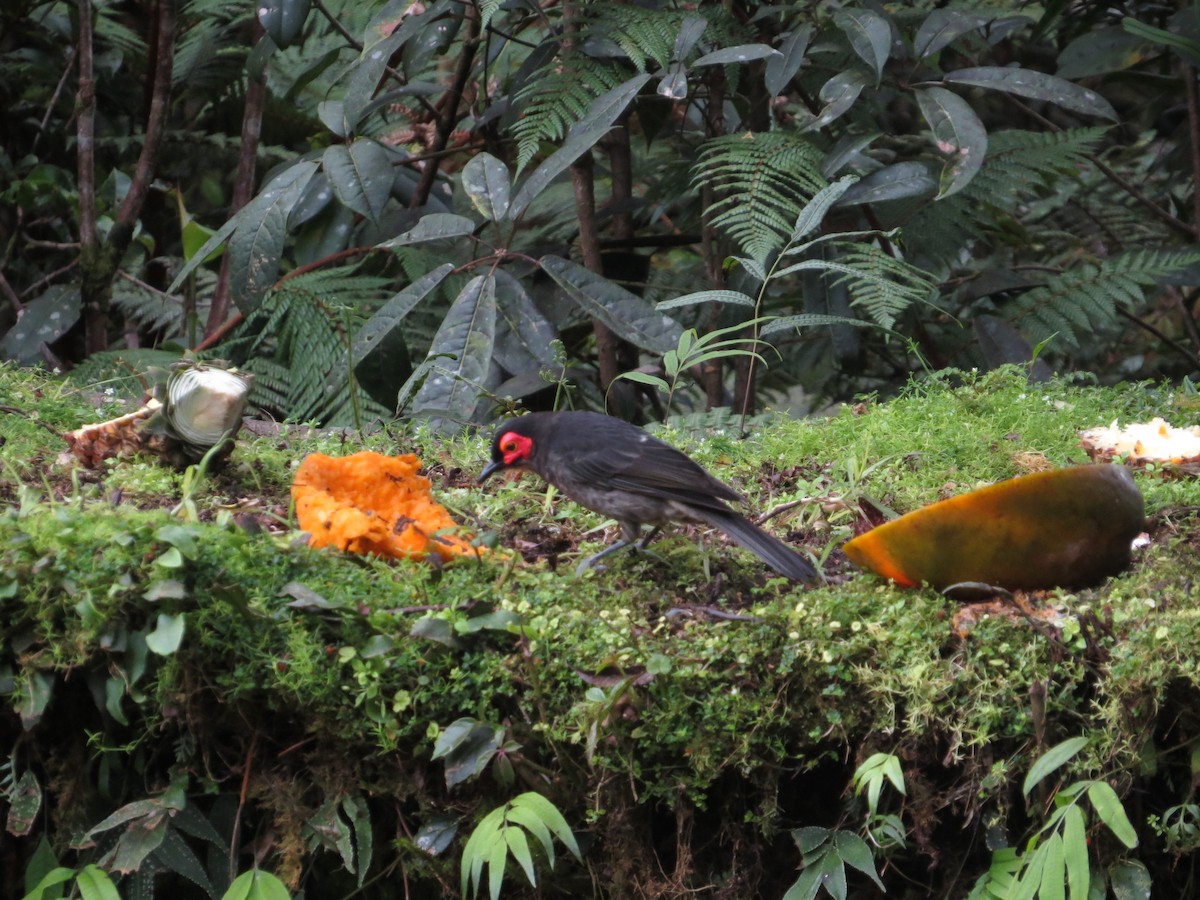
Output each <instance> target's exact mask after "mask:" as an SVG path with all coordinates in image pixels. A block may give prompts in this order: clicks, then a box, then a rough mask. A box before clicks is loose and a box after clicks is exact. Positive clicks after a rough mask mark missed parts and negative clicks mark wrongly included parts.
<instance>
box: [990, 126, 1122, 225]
mask: <svg viewBox="0 0 1200 900" xmlns="http://www.w3.org/2000/svg"><path fill="white" fill-rule="evenodd" d="M1107 130H1108V129H1107V128H1106V127H1103V126H1100V127H1094V128H1067V129H1064V130H1062V131H1021V130H1016V129H1014V130H1011V131H997V132H994V133H992V134H990V135H988V152H987V160H986V161H985V162H984V164H983V168H981V169H980V170H979V172H978V174H976V176H975V179H974V180H973V181H972V183H971V185H970V188H969V189H970V194H971V196H972V197H973V198H974V199H976V200H978V201H982V202H987V203H991V204H993V205H1006V206H1011V205H1015V204H1016V203H1018V202H1020V199H1021V194H1022V192H1023V191H1028V190H1031V189H1033V188H1038V187H1048V186H1050V185H1051V184H1053V183H1055V182H1056V181H1057V179H1059V178H1060V177H1062V176H1063V175H1070V174H1071V173H1074V172H1077V171H1078V169H1079V167H1080V166H1081V165H1083V164H1084V163H1085V162H1086V161H1087V157H1088V156H1089V155H1090V154H1091V153H1093V152H1094V151H1095V149H1096V147H1097V145H1098V144H1099V143H1100V141H1101V140H1102V139H1103V138H1104V134H1105V132H1106V131H1107Z"/></svg>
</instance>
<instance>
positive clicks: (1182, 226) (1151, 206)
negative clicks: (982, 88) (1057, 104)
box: [1004, 94, 1196, 239]
mask: <svg viewBox="0 0 1200 900" xmlns="http://www.w3.org/2000/svg"><path fill="white" fill-rule="evenodd" d="M1004 96H1005V97H1006V98H1008V100H1009V102H1011V103H1015V104H1016V105H1017V106H1018V107H1019V108H1020V109H1021V110H1022V111H1024V112H1025V113H1026V114H1027V115H1029V116H1031V117H1032V118H1034V119H1036V120H1037V121H1038V122H1039V123H1041V124H1042V125H1043V126H1045V127H1046V128H1048V129H1050V130H1051V131H1062V128H1060V127H1059V126H1058V125H1057V124H1055V123H1054V122H1052V121H1050V120H1049V119H1047V118H1046V117H1045V116H1043V115H1042V114H1041V113H1039V112H1038V111H1037V110H1035V109H1033V108H1032V107H1030V106H1027V105H1026V104H1024V103H1022V102H1021V101H1020V100H1018V99H1017V98H1016V97H1014V96H1012V95H1011V94H1005V95H1004ZM1087 158H1088V160H1089V161H1090V162H1091V163H1092V165H1094V166H1095V167H1096V168H1097V169H1099V170H1100V173H1101V174H1102V175H1103V176H1104V177H1105V178H1107V179H1108V180H1109V181H1111V182H1112V183H1113V184H1115V185H1116V186H1117V187H1119V188H1120V189H1121V190H1123V191H1124V192H1125V193H1127V194H1128V195H1129V196H1131V197H1132V198H1133V199H1134V200H1136V201H1137V202H1138V203H1140V204H1142V205H1143V206H1144V207H1146V209H1147V210H1149V211H1150V213H1152V214H1153V215H1154V216H1156V217H1157V218H1159V219H1161V220H1162V221H1163V222H1164V223H1165V224H1166V225H1168V226H1169V227H1171V228H1173V229H1174V230H1175V231H1178V232H1181V233H1183V234H1186V235H1187V236H1188V237H1189V238H1193V239H1194V238H1195V237H1196V232H1195V231H1194V230H1193V229H1192V226H1191V225H1189V224H1188V223H1187V222H1185V221H1183V220H1182V219H1180V218H1178V217H1177V216H1174V215H1172V214H1171V212H1170V211H1169V210H1166V209H1164V208H1163V207H1161V206H1159V205H1158V204H1157V203H1155V202H1154V201H1153V200H1151V199H1150V197H1149V196H1147V195H1146V194H1145V193H1144V192H1143V191H1142V189H1141V188H1139V187H1138V186H1137V185H1135V184H1134V183H1133V182H1131V181H1129V180H1128V179H1126V178H1125V177H1124V176H1123V175H1121V174H1119V173H1118V172H1116V171H1114V170H1113V169H1111V168H1109V167H1108V165H1107V164H1105V163H1104V162H1103V161H1101V159H1100V158H1099V157H1098V156H1094V155H1092V154H1088V156H1087Z"/></svg>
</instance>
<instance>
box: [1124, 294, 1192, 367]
mask: <svg viewBox="0 0 1200 900" xmlns="http://www.w3.org/2000/svg"><path fill="white" fill-rule="evenodd" d="M1117 315H1120V316H1124V317H1125V318H1126V319H1128V320H1129V321H1130V322H1132V323H1133V324H1134V325H1136V326H1137V327H1138V328H1141V329H1143V330H1145V331H1148V332H1150V333H1151V334H1152V335H1154V336H1155V337H1156V338H1158V339H1159V340H1160V341H1162V342H1163V343H1164V344H1166V345H1167V346H1168V347H1170V348H1171V349H1172V350H1175V351H1176V352H1178V353H1180V354H1182V355H1183V356H1184V357H1186V359H1187V361H1188V362H1189V363H1191V365H1193V366H1196V365H1197V363H1200V357H1197V355H1196V351H1194V350H1191V349H1189V348H1188V347H1187V346H1185V345H1184V344H1181V343H1180V342H1179V341H1177V340H1175V338H1173V337H1171V336H1170V335H1167V334H1163V332H1162V331H1160V330H1159V329H1157V328H1155V327H1154V326H1153V325H1151V324H1150V323H1149V322H1145V321H1143V320H1141V319H1139V318H1138V317H1137V316H1135V315H1134V314H1133V313H1131V312H1129V310H1126V309H1121V308H1120V307H1118V308H1117Z"/></svg>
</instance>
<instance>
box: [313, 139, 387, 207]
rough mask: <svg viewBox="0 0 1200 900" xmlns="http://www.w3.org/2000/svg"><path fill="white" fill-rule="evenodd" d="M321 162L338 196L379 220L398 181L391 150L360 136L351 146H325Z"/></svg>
mask: <svg viewBox="0 0 1200 900" xmlns="http://www.w3.org/2000/svg"><path fill="white" fill-rule="evenodd" d="M321 165H322V167H323V168H324V170H325V174H326V176H327V177H328V178H329V183H330V184H331V185H333V191H334V193H335V194H337V197H338V199H339V200H341V201H342V203H344V204H346V206H348V207H350V208H351V209H352V210H354V211H355V212H356V213H359V214H361V215H363V216H366V217H367V218H368V219H370V220H371V221H372V222H374V223H378V222H379V217H380V216H381V215H382V214H383V207H384V205H385V204H386V203H387V201H388V199H389V198H390V197H391V195H392V182H393V181H395V177H394V176H393V174H392V159H391V156H390V155H389V154H388V151H387V150H385V149H384V147H383V146H382V145H381V144H379V143H377V142H375V141H373V140H370V139H368V138H359V139H358V140H356V141H354V143H352V144H350V145H349V146H345V145H343V144H335V145H334V146H332V147H329V148H328V149H326V151H325V153H324V155H323V156H322V157H321Z"/></svg>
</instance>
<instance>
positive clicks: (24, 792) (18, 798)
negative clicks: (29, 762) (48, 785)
mask: <svg viewBox="0 0 1200 900" xmlns="http://www.w3.org/2000/svg"><path fill="white" fill-rule="evenodd" d="M4 793H5V794H6V799H7V800H8V821H7V822H6V823H5V830H6V831H7V832H8V833H9V834H11V835H13V836H14V837H27V836H28V835H29V832H30V831H31V830H32V829H33V823H34V820H35V819H37V814H38V811H39V810H40V809H41V808H42V786H41V785H40V784H38V780H37V776H36V775H34V774H33V771H32V770H31V769H26V770H25V771H24V772H22V773H21V777H20V778H18V779H17V781H16V783H15V784H13V785H12V786H11V787H9V788H8V789H7V790H6V791H5V792H4Z"/></svg>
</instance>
